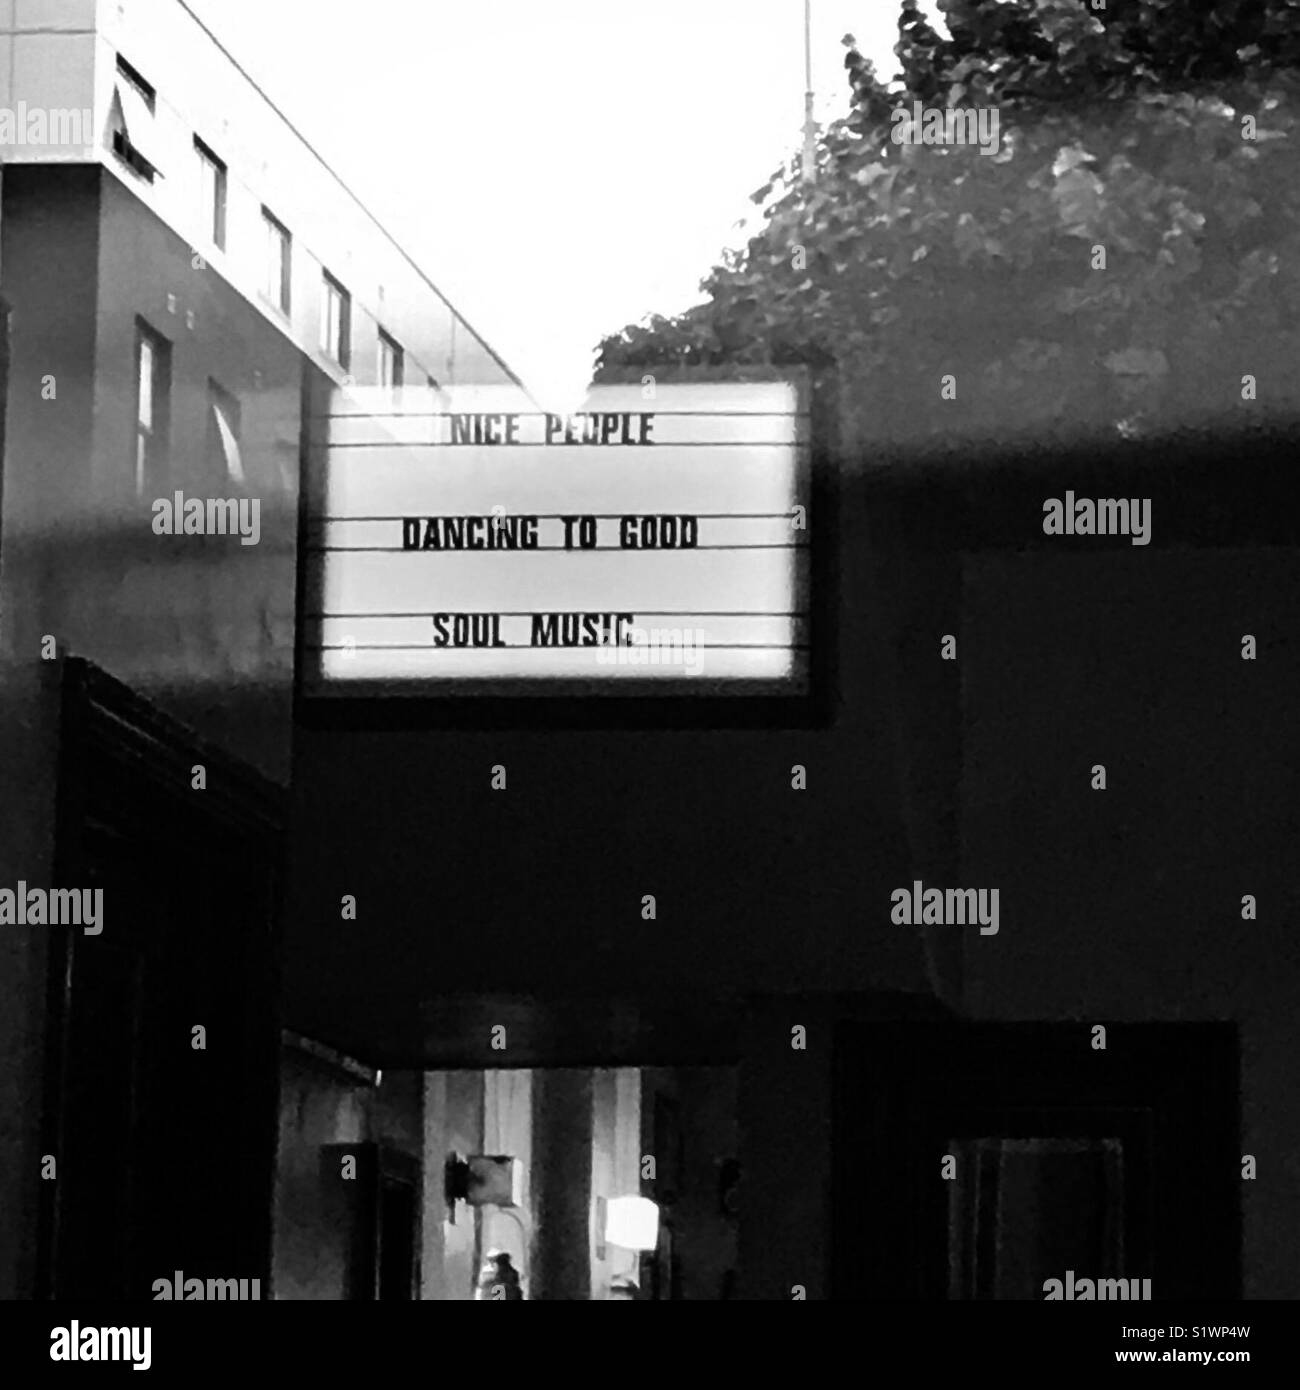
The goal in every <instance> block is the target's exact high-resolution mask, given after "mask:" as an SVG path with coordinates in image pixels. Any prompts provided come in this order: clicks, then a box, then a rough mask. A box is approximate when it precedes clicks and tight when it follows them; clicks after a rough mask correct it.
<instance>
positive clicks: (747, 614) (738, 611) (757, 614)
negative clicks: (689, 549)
mask: <svg viewBox="0 0 1300 1390" xmlns="http://www.w3.org/2000/svg"><path fill="white" fill-rule="evenodd" d="M431 611H432V610H431V609H426V608H419V609H414V610H410V609H408V610H405V611H403V612H401V613H326V612H323V611H321V612H314V613H304V614H303V617H305V618H337V619H343V618H348V619H359V618H427V617H428V616H429V614H430V612H431ZM458 611H459V612H462V613H469V614H474V615H479V616H481V615H482V614H484V613H498V614H500V616H501V617H503V618H531V617H533V615H534V614H536V613H538V612H539V611H542V610H539V609H536V608H515V609H510V608H463V609H460V610H458ZM545 611H546V612H549V613H567V614H569V615H572V614H575V613H585V612H587V611H588V610H586V609H583V608H553V609H546V610H545ZM636 611H637V613H639V614H644V615H645V616H646V617H647V618H806V617H807V616H808V614H807V612H806V611H801V612H797V613H796V612H790V611H784V612H777V611H772V612H768V611H767V610H765V609H758V608H743V609H742V608H728V609H722V608H719V609H714V610H705V611H701V612H696V611H695V610H694V609H685V608H638V609H637V610H636Z"/></svg>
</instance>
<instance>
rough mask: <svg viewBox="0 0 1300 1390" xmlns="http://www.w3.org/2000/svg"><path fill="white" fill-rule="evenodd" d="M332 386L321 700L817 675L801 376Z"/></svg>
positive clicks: (315, 639) (311, 604) (309, 681)
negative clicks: (648, 385) (548, 390)
mask: <svg viewBox="0 0 1300 1390" xmlns="http://www.w3.org/2000/svg"><path fill="white" fill-rule="evenodd" d="M649 396H650V393H649V391H648V390H643V388H642V387H641V386H639V385H630V386H594V387H592V388H591V391H590V393H589V395H588V397H587V399H586V401H585V402H584V403H583V406H582V408H581V410H579V411H577V412H575V413H573V414H569V415H562V414H557V413H548V412H546V411H543V410H539V409H538V408H537V406H536V405H535V404H534V403H533V402H531V401H530V400H528V399H527V398H526V397H525V395H524V393H523V392H522V391H520V390H519V389H518V388H514V387H477V388H470V387H466V388H452V389H448V390H443V391H434V390H430V389H423V388H421V389H418V390H412V389H406V390H402V391H398V392H396V393H394V392H391V391H383V390H381V389H378V388H374V389H372V388H360V389H359V388H350V389H349V388H339V389H337V390H335V391H334V393H333V401H332V406H331V410H330V414H329V417H328V419H327V420H318V421H316V422H314V429H313V435H314V438H315V440H316V441H317V444H316V448H315V454H314V459H315V468H314V470H313V473H314V477H313V485H312V487H311V492H310V494H309V498H308V512H309V526H308V532H307V536H306V545H307V547H308V570H307V575H308V584H307V591H306V593H307V597H306V600H305V603H304V613H303V622H304V627H303V631H304V652H305V669H304V671H303V682H302V683H303V689H304V692H305V693H306V694H309V695H323V696H330V695H361V694H370V695H373V694H396V695H426V696H431V695H443V694H466V693H473V692H482V693H491V694H510V695H557V694H571V693H583V694H598V695H599V694H604V695H629V694H639V695H644V694H648V693H665V694H668V693H672V694H691V693H699V694H710V695H716V694H720V693H722V694H738V695H746V694H784V695H797V694H802V693H805V692H806V690H807V680H808V659H807V658H808V652H807V644H808V630H809V614H808V603H809V582H808V581H809V575H808V564H807V562H808V556H809V549H808V535H809V531H808V502H809V498H808V480H809V467H808V460H809V440H808V420H807V415H806V413H805V408H804V405H803V403H802V402H801V400H800V395H799V392H798V390H797V389H796V387H795V386H794V385H793V384H791V383H786V382H764V383H759V384H751V383H743V384H742V383H707V384H705V383H690V384H681V385H678V384H672V385H660V386H657V387H656V388H655V389H654V393H653V398H649Z"/></svg>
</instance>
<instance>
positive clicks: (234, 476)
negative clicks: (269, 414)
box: [206, 378, 245, 488]
mask: <svg viewBox="0 0 1300 1390" xmlns="http://www.w3.org/2000/svg"><path fill="white" fill-rule="evenodd" d="M240 415H241V411H240V407H239V401H238V400H237V399H236V398H235V397H234V396H232V395H231V394H230V392H229V391H227V390H225V389H224V388H223V387H222V386H221V385H220V384H219V383H218V382H216V381H213V380H212V379H211V378H209V380H208V434H207V460H206V461H207V474H208V477H209V478H210V479H211V480H212V485H213V487H214V488H220V487H228V486H229V485H230V484H231V483H235V484H237V485H238V486H240V487H242V486H243V485H244V482H245V478H244V462H243V459H242V458H241V456H240V452H239V427H240Z"/></svg>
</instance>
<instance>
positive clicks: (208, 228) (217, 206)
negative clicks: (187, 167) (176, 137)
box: [194, 136, 226, 251]
mask: <svg viewBox="0 0 1300 1390" xmlns="http://www.w3.org/2000/svg"><path fill="white" fill-rule="evenodd" d="M194 151H195V153H196V154H197V155H198V157H199V197H200V200H201V202H200V207H201V209H202V216H203V232H204V235H205V236H207V237H209V238H210V239H211V241H212V244H213V245H214V246H215V247H217V248H218V250H221V251H224V250H225V249H226V165H225V161H224V160H220V159H218V158H217V156H216V155H215V154H213V153H212V151H211V150H210V149H209V148H208V147H207V146H206V145H205V144H204V143H203V141H202V140H200V139H199V138H198V137H197V136H195V138H194Z"/></svg>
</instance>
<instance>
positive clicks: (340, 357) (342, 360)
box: [320, 271, 352, 371]
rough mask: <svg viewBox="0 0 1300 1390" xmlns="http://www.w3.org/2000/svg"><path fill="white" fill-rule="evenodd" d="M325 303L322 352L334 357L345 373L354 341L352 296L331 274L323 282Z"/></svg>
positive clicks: (323, 305) (321, 333)
mask: <svg viewBox="0 0 1300 1390" xmlns="http://www.w3.org/2000/svg"><path fill="white" fill-rule="evenodd" d="M322 291H323V296H324V298H323V303H322V305H321V316H320V346H321V351H322V352H323V353H325V354H327V355H328V356H330V357H332V358H333V359H334V360H335V361H336V362H337V363H338V364H339V366H340V367H342V368H343V370H344V371H346V370H347V367H348V359H349V357H350V355H351V341H352V296H351V295H349V294H348V292H347V290H345V289H344V288H343V286H342V285H340V284H339V282H338V281H337V280H336V279H335V278H334V277H333V276H332V275H331V274H330V273H329V271H326V272H325V275H324V279H323V281H322Z"/></svg>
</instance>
